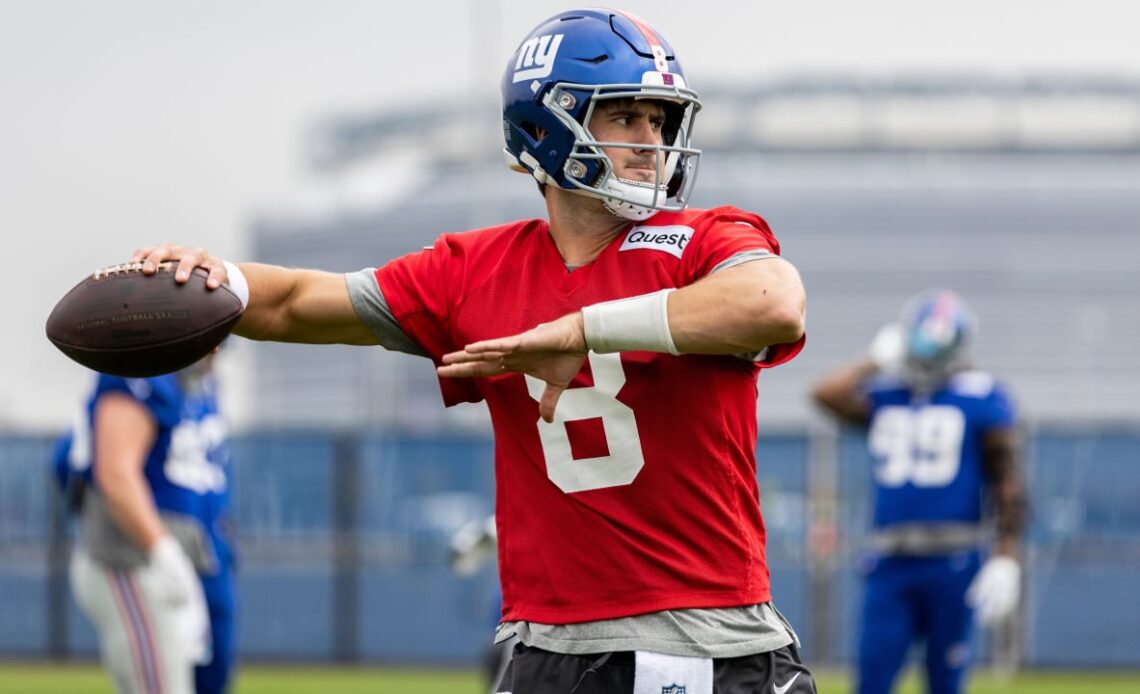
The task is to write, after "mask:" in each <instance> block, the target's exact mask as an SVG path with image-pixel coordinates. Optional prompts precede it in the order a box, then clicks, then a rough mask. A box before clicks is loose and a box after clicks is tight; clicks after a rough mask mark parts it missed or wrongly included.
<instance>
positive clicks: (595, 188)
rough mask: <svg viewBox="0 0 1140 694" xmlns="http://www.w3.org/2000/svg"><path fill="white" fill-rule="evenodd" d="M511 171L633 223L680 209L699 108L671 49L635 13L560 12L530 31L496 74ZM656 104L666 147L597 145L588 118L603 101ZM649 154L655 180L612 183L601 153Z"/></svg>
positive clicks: (693, 169) (690, 172) (692, 166)
mask: <svg viewBox="0 0 1140 694" xmlns="http://www.w3.org/2000/svg"><path fill="white" fill-rule="evenodd" d="M502 92H503V136H504V138H505V140H506V147H505V149H504V153H505V154H506V157H507V163H508V165H509V166H510V167H511V168H512V169H514V170H516V171H521V172H524V173H530V174H531V175H532V176H534V178H535V179H536V180H537V181H538V182H539V183H541V184H546V185H554V186H558V187H559V188H562V189H564V190H569V191H572V192H576V193H579V194H582V195H589V196H591V197H596V198H600V199H601V200H603V201H604V202H605V205H606V207H607V208H608V209H609V210H610V211H611V212H613V213H614V214H616V215H618V216H620V217H623V218H625V219H630V220H634V221H640V220H644V219H648V218H649V217H650V216H652V215H653V214H655V213H656V212H657V211H659V210H674V211H676V210H682V209H684V208H685V206H686V205H687V204H688V202H689V193H690V191H691V190H692V186H693V182H694V181H695V180H696V175H697V159H698V158H699V156H700V150H696V149H693V148H692V147H690V135H691V133H692V127H693V116H694V114H696V112H697V111H698V110H699V109H700V107H701V102H700V99H699V98H698V97H697V93H696V92H694V91H692V90H691V89H689V88H688V84H687V83H686V82H685V77H684V73H683V72H682V71H681V65H680V63H678V62H677V58H676V56H675V55H674V53H673V49H672V48H671V47H670V46H669V44H668V43H667V42H666V41H665V39H664V38H662V37H661V36H660V34H658V33H657V32H656V31H654V30H653V29H652V28H650V27H649V26H648V25H647V24H645V23H644V22H642V21H640V20H639V19H637V18H636V17H633V16H632V15H630V14H628V13H625V12H619V11H616V10H604V9H588V10H573V11H569V12H562V13H560V14H557V15H555V16H554V17H551V18H550V19H548V20H546V21H545V22H543V23H542V24H540V25H539V26H538V27H536V28H535V29H534V30H533V31H531V32H530V34H529V35H528V36H527V37H526V39H525V40H524V41H523V42H522V44H521V45H519V47H518V49H517V50H516V51H515V52H514V54H513V55H512V56H511V58H510V60H509V61H508V62H507V68H506V71H505V72H504V73H503V82H502ZM629 98H633V99H654V100H656V101H657V102H658V103H660V104H661V105H662V107H663V108H664V110H665V125H664V127H663V128H662V136H663V144H661V145H657V146H653V145H648V146H647V145H643V144H637V145H634V144H630V143H617V142H605V143H603V142H599V141H598V140H597V139H596V138H595V137H594V136H593V135H592V134H591V133H590V118H591V116H592V115H593V113H594V108H595V106H596V105H597V103H598V102H599V101H601V100H604V99H629ZM603 146H605V147H611V148H612V147H626V148H630V149H634V148H636V149H656V150H657V156H658V161H659V162H663V165H662V166H659V167H658V171H657V177H656V180H655V181H654V182H653V183H647V182H638V181H631V180H627V179H622V178H619V177H618V176H617V175H616V174H615V172H614V167H613V163H612V162H611V161H610V159H609V157H607V156H606V154H605V152H604V151H603V150H602V147H603Z"/></svg>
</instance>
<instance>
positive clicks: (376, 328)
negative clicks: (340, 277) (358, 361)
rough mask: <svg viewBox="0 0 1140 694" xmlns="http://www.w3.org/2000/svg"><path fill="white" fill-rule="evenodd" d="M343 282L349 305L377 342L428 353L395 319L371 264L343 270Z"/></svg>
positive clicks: (422, 353) (399, 348)
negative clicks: (346, 287) (369, 266)
mask: <svg viewBox="0 0 1140 694" xmlns="http://www.w3.org/2000/svg"><path fill="white" fill-rule="evenodd" d="M344 279H345V282H346V283H347V284H348V296H349V298H350V299H351V300H352V307H353V308H354V309H356V314H357V315H358V316H360V320H362V321H364V324H365V325H367V326H368V329H369V330H371V331H372V334H373V335H375V336H376V339H377V340H379V341H380V344H381V345H382V346H384V347H385V348H387V349H390V350H392V351H395V352H405V353H407V354H414V355H416V356H419V357H426V356H428V353H427V352H425V351H424V350H423V348H421V347H420V346H419V345H418V344H416V343H415V341H414V340H412V338H410V337H408V334H407V333H405V332H404V330H403V328H401V327H400V324H399V323H398V322H397V321H396V317H395V316H394V315H392V309H391V308H389V307H388V302H387V301H386V300H385V299H384V294H383V293H381V291H380V285H379V284H377V282H376V270H375V268H365V269H363V270H358V271H356V272H346V273H345V275H344Z"/></svg>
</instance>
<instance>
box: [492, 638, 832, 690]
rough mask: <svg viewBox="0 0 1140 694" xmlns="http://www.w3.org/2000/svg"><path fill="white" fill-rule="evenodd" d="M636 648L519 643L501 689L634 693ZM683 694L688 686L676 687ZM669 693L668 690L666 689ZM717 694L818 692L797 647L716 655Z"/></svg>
mask: <svg viewBox="0 0 1140 694" xmlns="http://www.w3.org/2000/svg"><path fill="white" fill-rule="evenodd" d="M633 673H634V654H633V652H632V651H617V652H613V653H591V654H589V655H565V654H562V653H552V652H550V651H544V650H542V649H541V648H530V647H528V646H524V645H522V644H521V643H520V644H517V645H516V646H515V648H514V652H513V653H512V654H511V662H510V663H509V664H508V665H507V669H506V672H504V673H503V679H502V681H500V682H499V686H498V688H497V689H496V691H497V692H499V693H500V694H508V693H509V694H631V693H632V692H633ZM674 691H675V692H676V694H683V693H684V689H675V690H674ZM663 694H667V693H663ZM713 694H816V689H815V680H813V679H812V676H811V673H810V672H809V671H808V669H807V668H806V667H805V666H804V665H803V663H802V662H801V661H800V655H799V652H798V651H797V649H796V647H795V646H785V647H784V648H781V649H779V650H776V651H770V652H768V653H757V654H754V655H746V656H741V657H739V658H716V659H714V660H713Z"/></svg>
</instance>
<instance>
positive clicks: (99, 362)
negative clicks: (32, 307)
mask: <svg viewBox="0 0 1140 694" xmlns="http://www.w3.org/2000/svg"><path fill="white" fill-rule="evenodd" d="M175 267H176V264H175V263H162V264H160V265H159V268H158V272H156V273H155V274H153V275H144V274H143V273H142V263H128V264H124V265H115V266H112V267H108V268H104V269H102V270H99V271H97V272H95V273H94V274H91V275H89V276H88V277H87V278H86V279H84V280H83V281H82V282H80V283H79V284H77V285H75V287H73V288H72V289H71V291H69V292H68V293H67V294H65V295H64V297H63V298H62V299H60V300H59V302H58V303H56V305H55V308H53V309H52V312H51V315H50V316H48V319H47V326H46V331H47V337H48V339H49V340H51V342H52V344H54V345H55V346H56V347H58V348H59V349H60V351H61V352H63V353H64V354H66V355H67V356H68V357H71V358H72V359H74V360H75V361H77V362H79V363H80V364H82V365H84V366H86V367H88V368H91V369H94V370H96V371H101V372H103V373H108V374H112V375H115V376H126V377H130V378H142V377H146V376H157V375H159V374H164V373H171V372H173V371H178V370H179V369H182V368H184V367H187V366H189V365H190V364H193V363H194V362H196V361H198V360H199V359H201V358H202V357H204V356H206V355H207V354H209V353H210V352H211V351H212V350H213V349H214V348H215V347H217V346H218V345H219V344H221V342H222V340H224V339H225V338H226V335H228V334H229V333H230V330H232V329H233V327H234V325H236V324H237V322H238V320H239V319H240V318H241V312H242V305H241V300H240V299H239V298H238V297H237V296H236V295H235V294H234V293H233V292H232V291H230V289H229V287H226V286H224V285H223V286H221V287H218V288H217V289H207V288H206V276H207V273H206V271H205V270H204V269H202V268H194V271H193V273H191V275H190V279H189V280H187V281H186V282H185V283H184V284H177V283H175V281H174V270H175Z"/></svg>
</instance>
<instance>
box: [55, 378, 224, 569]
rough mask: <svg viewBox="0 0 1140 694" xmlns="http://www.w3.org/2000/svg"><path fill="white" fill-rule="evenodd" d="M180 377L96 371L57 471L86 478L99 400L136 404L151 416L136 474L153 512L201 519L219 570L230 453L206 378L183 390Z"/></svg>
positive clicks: (64, 479)
mask: <svg viewBox="0 0 1140 694" xmlns="http://www.w3.org/2000/svg"><path fill="white" fill-rule="evenodd" d="M182 378H185V377H184V376H180V375H179V374H167V375H165V376H156V377H153V378H120V377H118V376H108V375H106V374H99V375H98V379H97V381H96V383H95V388H94V390H93V391H92V393H91V395H90V397H89V398H88V400H87V403H86V406H85V408H84V410H83V412H82V413H81V416H80V417H79V418H78V421H77V422H76V423H75V425H74V426H73V428H72V431H71V432H70V434H69V435H68V436H67V437H65V439H64V440H63V441H62V442H61V444H60V446H59V447H58V449H57V453H56V472H57V474H58V475H59V477H60V482H61V483H62V484H63V485H64V487H65V488H67V487H70V486H72V485H71V484H70V483H69V481H71V480H75V479H77V478H78V479H83V480H84V481H86V482H88V483H90V482H91V475H92V467H93V465H92V458H93V455H92V450H93V447H92V440H91V439H92V431H93V429H92V415H93V413H94V411H95V405H96V403H97V402H98V401H99V398H101V397H102V396H104V395H106V394H108V393H120V394H123V395H126V396H128V397H130V398H133V399H134V400H136V401H137V402H139V403H140V404H141V405H142V406H143V407H145V408H146V409H147V411H148V412H150V414H151V415H152V416H153V417H154V420H155V423H156V424H157V436H156V437H155V442H154V445H153V446H152V447H151V449H150V452H149V453H148V455H147V460H146V464H145V467H144V470H143V474H144V476H145V478H146V481H147V484H148V485H149V486H150V489H151V491H152V493H153V495H154V501H155V505H156V506H157V507H158V508H159V510H160V511H163V510H165V511H171V512H174V513H177V514H180V515H182V516H189V517H191V518H194V519H196V520H197V521H198V522H200V523H201V525H202V528H203V529H204V530H205V531H206V534H207V536H208V538H209V540H210V541H211V544H212V545H213V549H214V552H215V553H216V556H217V558H218V560H219V561H220V562H221V564H222V566H223V567H226V566H229V565H230V564H231V563H232V560H233V551H232V546H231V544H230V542H229V541H228V540H227V538H226V534H225V528H226V526H227V525H228V524H229V518H228V508H229V484H228V479H229V474H230V471H229V467H230V450H229V446H228V444H227V441H226V435H227V429H226V424H225V422H224V420H223V419H222V417H221V416H220V415H219V413H218V401H217V386H216V381H215V380H214V378H213V377H212V376H209V375H206V376H196V377H194V378H193V381H194V385H193V387H191V388H184V387H183V384H182V381H181V380H180V379H182Z"/></svg>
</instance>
